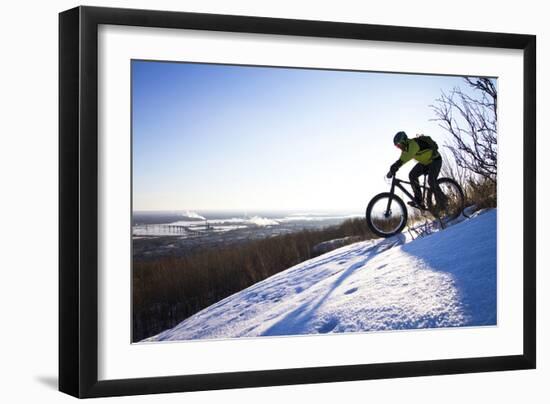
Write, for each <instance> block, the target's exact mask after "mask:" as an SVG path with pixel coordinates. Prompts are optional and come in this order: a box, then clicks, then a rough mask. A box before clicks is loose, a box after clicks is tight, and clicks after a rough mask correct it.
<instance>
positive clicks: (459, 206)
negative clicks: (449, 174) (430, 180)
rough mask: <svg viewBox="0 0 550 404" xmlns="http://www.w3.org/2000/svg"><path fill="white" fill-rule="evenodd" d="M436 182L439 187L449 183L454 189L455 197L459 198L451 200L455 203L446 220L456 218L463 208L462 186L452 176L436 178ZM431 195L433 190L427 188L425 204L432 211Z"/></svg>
mask: <svg viewBox="0 0 550 404" xmlns="http://www.w3.org/2000/svg"><path fill="white" fill-rule="evenodd" d="M437 184H438V185H439V187H440V188H442V186H444V185H445V184H447V185H450V186H452V187H453V188H454V190H455V191H456V194H457V195H456V197H458V198H459V200H458V201H455V202H453V203H454V204H455V205H456V207H455V209H454V210H453V212H452V214H451V215H449V216H447V219H448V220H454V219H456V218H457V217H458V216H460V214H461V213H462V211H463V210H464V199H465V198H464V191H463V190H462V188H461V186H460V185H459V184H458V182H456V181H455V180H453V179H452V178H445V177H442V178H439V179H438V180H437ZM432 197H433V191H432V190H431V189H429V190H428V195H427V205H428V210H429V211H432V210H433V209H434V203H433V200H432ZM434 199H435V198H434Z"/></svg>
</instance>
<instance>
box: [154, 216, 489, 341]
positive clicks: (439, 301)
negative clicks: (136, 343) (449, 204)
mask: <svg viewBox="0 0 550 404" xmlns="http://www.w3.org/2000/svg"><path fill="white" fill-rule="evenodd" d="M496 218H497V211H496V209H493V210H490V211H488V212H485V213H483V214H479V215H477V216H475V217H472V218H471V219H468V220H465V221H462V222H460V223H458V224H455V225H453V226H450V227H448V228H447V229H446V230H444V231H439V232H436V233H433V234H431V235H429V236H426V237H423V238H420V239H416V240H411V239H410V237H408V236H406V235H404V234H401V235H398V236H394V237H392V238H389V239H385V240H381V239H377V240H370V241H365V242H359V243H355V244H352V245H349V246H346V247H342V248H339V249H337V250H334V251H331V252H329V253H326V254H324V255H321V256H319V257H316V258H314V259H311V260H309V261H306V262H303V263H301V264H298V265H296V266H294V267H292V268H289V269H287V270H285V271H283V272H281V273H279V274H276V275H274V276H272V277H270V278H268V279H265V280H263V281H262V282H259V283H257V284H255V285H253V286H251V287H249V288H247V289H245V290H243V291H241V292H238V293H236V294H234V295H232V296H229V297H228V298H226V299H224V300H222V301H220V302H218V303H216V304H214V305H212V306H210V307H208V308H206V309H204V310H202V311H200V312H199V313H197V314H195V315H193V316H191V317H189V318H188V319H186V320H184V321H183V322H181V323H180V324H179V325H177V326H176V327H174V328H173V329H170V330H167V331H164V332H162V333H160V334H158V335H156V336H154V337H151V338H149V339H147V340H145V341H165V340H187V339H197V338H207V339H212V338H235V337H255V336H268V335H270V336H273V335H296V334H317V333H337V332H338V333H339V332H353V331H376V330H395V329H411V328H426V327H457V326H481V325H495V324H496V318H497V313H496V300H497V299H496Z"/></svg>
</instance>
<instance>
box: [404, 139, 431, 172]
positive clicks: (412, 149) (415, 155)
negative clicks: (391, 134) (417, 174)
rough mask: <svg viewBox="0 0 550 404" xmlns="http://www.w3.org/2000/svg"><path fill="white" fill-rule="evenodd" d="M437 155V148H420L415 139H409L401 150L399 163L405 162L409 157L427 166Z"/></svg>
mask: <svg viewBox="0 0 550 404" xmlns="http://www.w3.org/2000/svg"><path fill="white" fill-rule="evenodd" d="M438 157H439V153H438V151H437V150H432V149H428V148H424V149H421V147H420V145H419V144H418V142H417V141H416V140H415V139H409V140H408V141H407V144H406V146H405V149H404V150H403V151H402V152H401V157H399V160H398V162H399V163H400V164H399V165H400V166H402V165H403V164H405V163H407V162H408V161H409V160H411V159H415V160H416V161H418V162H419V163H420V164H423V165H425V166H427V165H428V164H431V163H432V161H434V160H435V159H436V158H438Z"/></svg>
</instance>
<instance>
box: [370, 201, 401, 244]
mask: <svg viewBox="0 0 550 404" xmlns="http://www.w3.org/2000/svg"><path fill="white" fill-rule="evenodd" d="M390 198H391V201H392V203H391V207H392V208H393V209H397V210H398V212H397V216H396V217H394V218H390V219H388V218H386V217H382V218H379V217H378V216H379V215H378V214H377V212H373V210H374V209H375V207H379V206H382V207H384V206H387V203H388V200H389V199H390ZM379 204H381V205H379ZM393 209H392V210H393ZM391 213H393V212H391ZM365 217H366V219H367V226H368V227H369V229H370V230H371V231H372V232H373V233H374V234H376V235H377V236H379V237H383V238H387V237H391V236H395V235H396V234H399V233H401V232H402V231H403V229H404V228H405V226H406V225H407V219H408V212H407V207H406V206H405V203H404V202H403V200H402V199H401V198H400V197H398V196H397V195H395V194H391V193H390V192H383V193H381V194H378V195H376V196H375V197H374V198H372V199H371V200H370V202H369V204H368V206H367V210H366V214H365ZM383 220H387V223H382V221H383ZM392 221H395V224H393V223H392ZM386 228H387V230H386Z"/></svg>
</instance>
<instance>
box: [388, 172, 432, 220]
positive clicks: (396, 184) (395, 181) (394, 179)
mask: <svg viewBox="0 0 550 404" xmlns="http://www.w3.org/2000/svg"><path fill="white" fill-rule="evenodd" d="M401 184H408V185H410V186H411V187H412V184H411V183H410V182H409V181H403V180H400V179H399V178H397V177H396V176H395V175H394V176H393V177H392V183H391V188H390V194H391V196H390V197H389V198H388V206H387V207H386V215H389V212H390V206H391V203H392V200H393V195H395V187H397V188H399V189H400V190H401V191H403V192H404V193H405V195H407V196H408V197H409V198H410V199H411V200H414V195H412V194H411V193H410V192H409V191H407V188H405V187H404V186H403V185H401ZM420 189H421V190H422V200H423V201H424V200H425V199H426V191H427V190H428V187H427V186H426V175H424V182H423V184H422V185H420Z"/></svg>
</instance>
